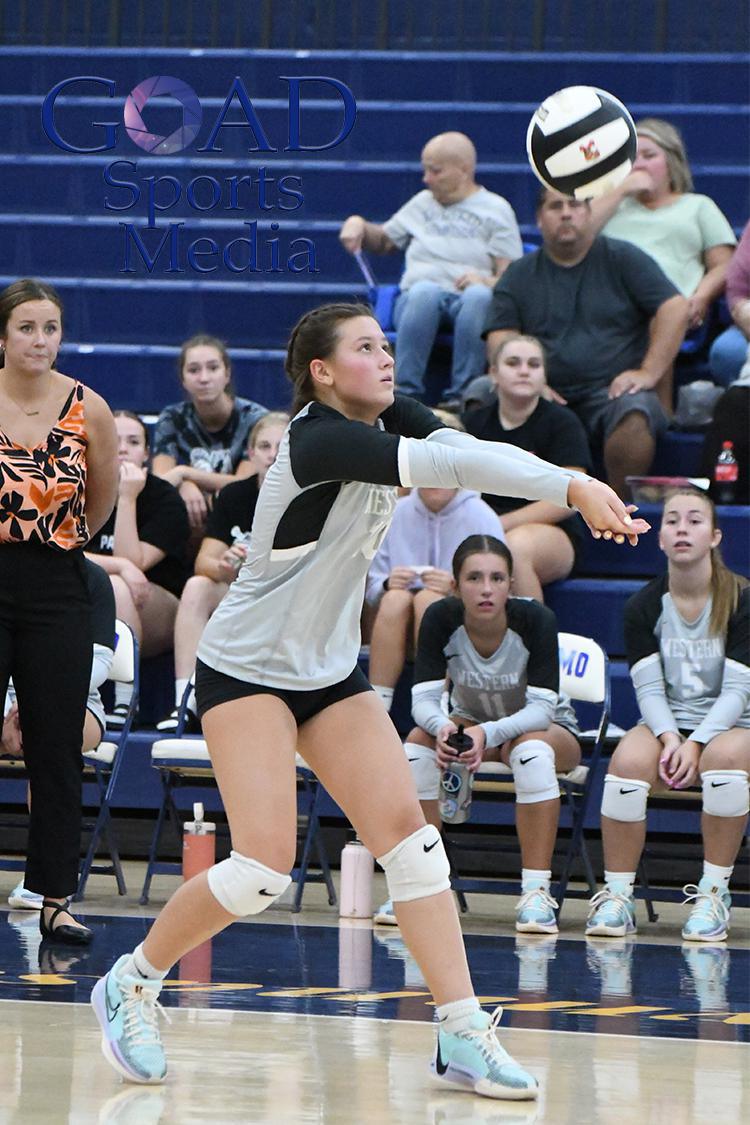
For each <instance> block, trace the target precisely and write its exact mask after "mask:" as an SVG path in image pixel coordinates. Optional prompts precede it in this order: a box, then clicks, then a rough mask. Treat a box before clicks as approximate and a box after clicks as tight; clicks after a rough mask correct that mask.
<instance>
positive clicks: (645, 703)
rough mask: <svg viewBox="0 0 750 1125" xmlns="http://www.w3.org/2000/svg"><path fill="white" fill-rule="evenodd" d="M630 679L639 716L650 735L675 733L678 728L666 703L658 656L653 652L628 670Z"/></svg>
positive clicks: (661, 669)
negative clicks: (667, 732)
mask: <svg viewBox="0 0 750 1125" xmlns="http://www.w3.org/2000/svg"><path fill="white" fill-rule="evenodd" d="M630 678H631V680H632V681H633V687H634V688H635V697H636V699H637V700H638V707H639V708H640V712H641V716H642V718H643V721H644V723H645V724H646V726H647V727H648V728H649V730H650V731H651V732H652V734H654V735H656V737H657V738H658V737H659V735H661V734H665V733H666V731H669V730H671V731H674V732H675V733H677V731H678V726H677V723H676V722H675V717H674V715H673V714H672V711H671V709H670V706H669V703H668V702H667V693H666V691H665V684H664V669H663V668H662V666H661V657H660V656H659V654H658V653H657V652H654V653H652V654H651V655H650V656H645V657H644V658H643V660H639V661H638V663H637V664H634V665H633V667H632V668H631V669H630Z"/></svg>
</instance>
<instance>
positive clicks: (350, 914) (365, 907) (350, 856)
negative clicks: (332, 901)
mask: <svg viewBox="0 0 750 1125" xmlns="http://www.w3.org/2000/svg"><path fill="white" fill-rule="evenodd" d="M374 869H375V861H374V859H373V858H372V856H371V855H370V853H369V852H368V850H367V848H366V847H365V846H364V844H363V843H362V841H361V840H352V841H351V842H350V843H348V844H345V845H344V848H343V849H342V852H341V894H340V895H339V914H340V915H341V917H342V918H372V876H373V871H374Z"/></svg>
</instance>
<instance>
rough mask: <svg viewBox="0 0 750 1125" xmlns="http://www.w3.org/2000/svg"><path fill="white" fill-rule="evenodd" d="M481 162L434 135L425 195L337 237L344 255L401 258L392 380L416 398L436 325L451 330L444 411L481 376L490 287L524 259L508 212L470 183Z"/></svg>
mask: <svg viewBox="0 0 750 1125" xmlns="http://www.w3.org/2000/svg"><path fill="white" fill-rule="evenodd" d="M476 164H477V154H476V149H475V148H474V145H473V144H472V142H471V141H470V140H469V138H468V137H467V136H465V135H464V134H463V133H440V134H439V135H438V136H437V137H433V138H432V140H430V141H428V142H427V144H426V145H425V146H424V148H423V150H422V169H423V176H422V182H423V183H424V185H425V190H424V191H420V192H418V193H417V194H416V195H415V196H412V198H411V199H410V200H408V202H407V203H405V204H404V206H403V207H401V208H400V210H398V211H397V212H396V214H395V215H392V216H391V218H390V219H388V221H387V222H385V223H383V224H382V225H379V224H377V223H370V222H368V221H367V220H366V219H364V218H363V217H362V216H361V215H350V216H349V218H348V219H347V220H346V222H345V223H344V225H343V226H342V228H341V231H340V234H339V238H340V240H341V243H342V245H343V246H344V249H346V250H348V251H349V253H350V254H354V253H355V252H356V251H357V250H370V251H372V252H373V253H375V254H390V253H393V252H394V251H396V250H405V251H406V255H405V268H404V273H403V275H402V277H401V282H400V287H399V288H400V292H399V295H398V297H397V298H396V304H395V308H394V323H395V326H396V330H397V333H398V336H397V340H396V380H397V384H398V389H399V391H401V392H402V393H403V394H408V395H412V396H413V397H414V398H419V399H422V398H423V396H424V377H425V373H426V371H427V364H428V361H429V358H430V352H431V351H432V347H433V344H434V343H435V337H436V335H437V333H438V329H439V328H440V327H441V325H452V327H453V361H452V366H451V382H450V386H449V387H448V389H447V391H446V394H445V397H446V399H447V400H449V401H450V403H451V404H452V403H454V402H456V401H457V400H459V399H460V396H461V392H462V391H463V390H464V388H465V387H466V386H467V385H468V383H470V382H471V380H472V379H473V378H475V377H476V376H477V375H481V374H483V372H484V371H485V368H486V361H485V354H484V347H483V344H482V340H481V334H482V329H483V327H484V319H485V316H486V314H487V311H488V309H489V305H490V301H491V299H492V289H493V286H494V285H495V282H496V281H497V280H498V279H499V278H500V277H501V276H502V273H503V271H504V270H505V268H506V267H507V266H508V265H509V264H510V262H511V261H514V260H515V259H516V258H520V257H521V254H522V253H523V248H522V245H521V236H520V234H519V231H518V224H517V222H516V216H515V215H514V213H513V208H512V207H511V206H510V204H509V203H508V202H507V200H505V199H503V198H502V196H500V195H495V193H494V192H491V191H487V189H486V188H483V187H481V186H480V185H479V184H478V183H477V182H476V180H475V178H474V177H475V174H476Z"/></svg>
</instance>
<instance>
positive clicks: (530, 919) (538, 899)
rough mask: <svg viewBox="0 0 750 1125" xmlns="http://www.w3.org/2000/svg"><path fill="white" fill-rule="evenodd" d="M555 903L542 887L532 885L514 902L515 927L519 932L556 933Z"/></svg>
mask: <svg viewBox="0 0 750 1125" xmlns="http://www.w3.org/2000/svg"><path fill="white" fill-rule="evenodd" d="M556 910H557V903H556V902H555V900H554V899H553V898H552V896H551V895H550V893H549V891H545V889H544V887H534V888H533V889H532V890H530V891H526V893H525V894H523V895H521V897H520V898H519V900H518V902H517V903H516V929H517V930H518V932H519V933H520V934H556V933H557V932H558V931H557V915H556V914H555V911H556Z"/></svg>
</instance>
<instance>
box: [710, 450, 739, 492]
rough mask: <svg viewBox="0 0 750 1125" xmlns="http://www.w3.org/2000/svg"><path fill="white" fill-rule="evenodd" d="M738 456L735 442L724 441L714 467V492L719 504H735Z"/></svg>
mask: <svg viewBox="0 0 750 1125" xmlns="http://www.w3.org/2000/svg"><path fill="white" fill-rule="evenodd" d="M738 471H739V470H738V465H737V458H736V457H735V455H734V443H733V442H731V441H724V442H722V445H721V453H720V454H719V456H718V457H717V458H716V465H715V467H714V492H715V498H716V503H717V504H734V502H735V496H736V493H737V475H738Z"/></svg>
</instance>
